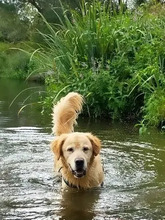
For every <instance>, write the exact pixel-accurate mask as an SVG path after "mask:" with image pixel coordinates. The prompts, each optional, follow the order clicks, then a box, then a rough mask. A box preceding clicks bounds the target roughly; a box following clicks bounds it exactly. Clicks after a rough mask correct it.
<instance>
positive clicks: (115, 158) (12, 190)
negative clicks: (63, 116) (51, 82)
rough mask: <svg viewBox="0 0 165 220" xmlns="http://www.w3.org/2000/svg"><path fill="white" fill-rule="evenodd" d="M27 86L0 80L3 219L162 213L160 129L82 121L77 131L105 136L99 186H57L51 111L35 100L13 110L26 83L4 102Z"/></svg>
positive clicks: (164, 180) (114, 219)
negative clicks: (142, 133) (45, 113)
mask: <svg viewBox="0 0 165 220" xmlns="http://www.w3.org/2000/svg"><path fill="white" fill-rule="evenodd" d="M29 86H33V87H34V85H26V84H24V83H21V82H18V81H9V80H8V81H4V80H1V79H0V158H1V160H0V219H5V220H24V219H25V220H26V219H37V220H44V219H46V220H49V219H55V220H56V219H57V220H58V219H63V220H64V219H65V220H109V219H111V220H125V219H165V134H161V133H159V132H158V131H157V130H151V131H150V133H149V134H146V135H145V136H143V137H139V135H138V131H137V130H136V129H134V128H133V126H132V125H130V124H117V123H115V124H111V123H108V122H104V121H102V122H100V121H95V122H89V121H87V120H84V119H83V120H81V121H80V122H79V126H78V128H77V130H79V131H81V130H82V131H92V132H93V133H94V134H96V135H98V136H99V137H100V138H101V139H102V142H103V149H102V157H103V161H104V167H105V183H104V187H103V188H102V189H93V190H88V191H85V192H81V191H80V192H78V191H76V190H75V191H73V192H63V193H62V192H61V191H60V181H59V178H57V177H55V176H54V173H53V156H52V154H51V152H50V149H49V142H50V140H52V138H53V137H52V136H51V135H50V133H51V123H50V118H49V117H48V118H47V119H45V118H43V117H42V115H41V114H40V110H39V108H38V107H36V106H35V105H33V106H32V107H28V108H26V109H25V110H24V111H23V112H22V113H21V114H20V116H19V117H18V116H17V112H18V110H19V108H20V107H21V102H22V100H25V99H26V97H27V96H28V94H30V90H27V92H26V93H25V95H23V94H22V96H21V97H19V99H17V100H16V101H15V103H14V105H13V106H12V107H11V108H10V109H9V108H8V107H9V104H10V103H11V101H12V99H13V98H14V97H15V96H16V95H17V94H18V93H19V92H20V91H21V90H23V89H25V88H28V87H29ZM35 87H36V85H35ZM36 90H43V88H41V87H40V86H37V88H35V90H34V91H36ZM34 94H35V92H34ZM33 99H35V97H34V95H33Z"/></svg>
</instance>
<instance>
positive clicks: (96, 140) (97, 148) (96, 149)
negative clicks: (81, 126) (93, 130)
mask: <svg viewBox="0 0 165 220" xmlns="http://www.w3.org/2000/svg"><path fill="white" fill-rule="evenodd" d="M87 137H88V138H89V140H90V141H91V143H92V146H93V154H94V156H97V155H98V154H99V153H100V149H101V141H100V139H99V138H98V137H96V136H94V135H93V134H90V133H87Z"/></svg>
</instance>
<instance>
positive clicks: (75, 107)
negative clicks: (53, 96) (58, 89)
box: [53, 92, 83, 136]
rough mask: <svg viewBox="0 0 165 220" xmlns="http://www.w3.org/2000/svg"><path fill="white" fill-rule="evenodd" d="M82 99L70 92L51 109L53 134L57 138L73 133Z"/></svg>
mask: <svg viewBox="0 0 165 220" xmlns="http://www.w3.org/2000/svg"><path fill="white" fill-rule="evenodd" d="M82 104H83V97H82V96H81V95H80V94H78V93H76V92H70V93H68V95H66V96H65V97H63V98H62V99H61V100H60V101H59V102H58V103H57V104H56V105H55V106H54V108H53V125H54V126H53V133H54V134H55V135H57V136H59V135H61V134H64V133H71V132H73V131H74V125H75V124H76V123H77V122H76V119H77V117H78V114H79V113H80V111H81V109H82Z"/></svg>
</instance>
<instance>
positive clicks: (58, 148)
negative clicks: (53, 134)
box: [51, 135, 66, 160]
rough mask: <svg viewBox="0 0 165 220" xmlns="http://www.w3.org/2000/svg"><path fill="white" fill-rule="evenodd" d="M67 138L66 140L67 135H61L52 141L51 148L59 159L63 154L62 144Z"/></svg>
mask: <svg viewBox="0 0 165 220" xmlns="http://www.w3.org/2000/svg"><path fill="white" fill-rule="evenodd" d="M65 140H66V135H61V136H59V137H57V138H56V139H55V140H54V141H52V143H51V149H52V151H53V153H54V154H55V155H56V157H57V160H59V159H60V157H61V156H62V146H63V144H64V141H65Z"/></svg>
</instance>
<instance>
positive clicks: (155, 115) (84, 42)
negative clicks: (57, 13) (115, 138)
mask: <svg viewBox="0 0 165 220" xmlns="http://www.w3.org/2000/svg"><path fill="white" fill-rule="evenodd" d="M162 7H163V6H162V5H153V6H152V5H144V6H143V7H141V8H138V9H136V10H135V11H134V12H132V11H129V10H127V11H126V12H124V13H123V12H122V11H120V12H119V13H112V12H111V11H110V10H109V8H107V6H106V5H104V4H101V3H100V1H93V4H91V5H90V4H88V3H85V2H82V9H81V11H79V12H77V11H69V12H68V11H67V10H64V14H63V16H64V18H63V19H61V25H58V26H51V25H50V24H48V23H47V22H46V21H45V23H46V24H47V27H48V29H49V31H50V34H43V33H41V35H42V36H43V38H44V40H45V46H42V47H40V49H39V51H37V52H36V54H35V57H36V58H37V59H38V62H40V68H39V71H40V72H41V70H43V71H45V70H46V71H49V70H50V71H52V72H54V76H53V77H51V78H48V79H47V90H48V97H47V98H46V99H45V106H46V108H49V109H50V106H51V105H52V102H53V101H54V99H55V97H56V99H55V101H57V99H58V98H60V97H61V96H62V95H65V94H66V93H68V92H70V91H77V92H80V93H81V94H82V95H83V96H84V97H85V99H86V106H85V108H84V111H83V113H84V114H85V115H90V116H91V117H107V118H113V119H117V120H125V119H130V120H136V121H137V120H141V124H142V125H143V126H147V125H154V126H158V125H160V124H163V122H164V121H165V115H164V109H165V108H164V96H165V95H164V88H165V61H164V57H165V41H164V36H165V16H164V13H155V12H156V11H159V8H161V11H162V10H164V12H165V9H162ZM153 9H154V10H153ZM156 9H157V10H156ZM153 11H154V13H153ZM68 14H69V16H67V15H68ZM43 19H44V18H43ZM59 19H60V18H59ZM36 71H37V69H36ZM60 91H61V92H60ZM57 94H58V96H57ZM157 97H159V100H158V99H157Z"/></svg>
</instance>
